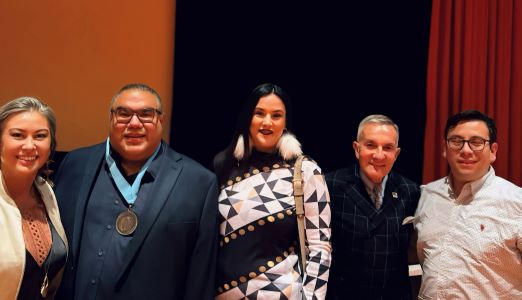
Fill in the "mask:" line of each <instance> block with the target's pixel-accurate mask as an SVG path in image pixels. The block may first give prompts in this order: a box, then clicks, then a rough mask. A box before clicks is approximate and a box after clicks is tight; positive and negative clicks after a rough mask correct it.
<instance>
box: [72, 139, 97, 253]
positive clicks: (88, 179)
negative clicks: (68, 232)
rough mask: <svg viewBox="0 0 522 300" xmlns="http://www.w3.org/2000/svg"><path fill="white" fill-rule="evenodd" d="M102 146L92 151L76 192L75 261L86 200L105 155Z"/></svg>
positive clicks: (73, 248)
mask: <svg viewBox="0 0 522 300" xmlns="http://www.w3.org/2000/svg"><path fill="white" fill-rule="evenodd" d="M103 145H104V144H100V146H99V147H97V148H96V149H95V150H94V151H93V155H91V156H90V157H89V162H88V163H87V164H86V166H87V168H86V169H85V173H84V174H85V175H84V176H83V179H82V183H81V184H80V190H79V191H78V201H77V203H76V214H75V215H76V216H79V217H77V218H75V219H74V231H73V239H72V241H71V244H72V246H71V248H72V249H71V250H72V251H71V253H72V254H73V259H75V256H76V254H77V253H78V251H79V243H80V240H81V238H82V231H83V221H84V216H85V207H86V204H87V200H88V199H89V197H90V195H91V193H90V192H91V191H92V186H93V184H94V182H95V181H96V179H97V178H98V176H97V175H98V170H99V169H100V166H101V165H102V163H103V156H104V154H105V151H104V150H103ZM80 216H81V217H80ZM74 261H75V260H74Z"/></svg>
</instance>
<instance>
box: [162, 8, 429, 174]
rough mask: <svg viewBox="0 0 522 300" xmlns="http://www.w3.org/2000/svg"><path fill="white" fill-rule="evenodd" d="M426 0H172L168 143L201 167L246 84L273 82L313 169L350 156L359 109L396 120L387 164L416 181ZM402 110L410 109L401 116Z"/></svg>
mask: <svg viewBox="0 0 522 300" xmlns="http://www.w3.org/2000/svg"><path fill="white" fill-rule="evenodd" d="M430 7H431V1H429V0H414V1H336V2H334V1H314V2H310V3H298V2H295V3H290V2H285V1H271V0H268V1H258V0H250V1H198V0H178V1H177V7H176V41H175V63H174V64H175V65H174V85H173V88H174V93H173V94H174V100H173V105H172V107H173V111H172V126H171V136H170V138H171V145H172V147H173V148H174V149H176V150H177V151H179V152H181V153H184V154H186V155H188V156H190V157H192V158H194V159H196V160H198V161H199V162H201V163H202V164H203V165H205V166H207V167H209V166H210V162H211V160H212V158H213V156H214V155H215V154H216V153H217V152H218V151H220V150H221V149H223V148H224V147H225V146H226V145H228V143H229V142H230V139H231V135H232V132H233V129H234V126H235V122H236V116H237V114H238V112H239V110H240V107H241V103H242V102H243V101H244V99H245V98H246V97H247V95H248V94H249V93H250V91H251V90H252V89H253V88H254V87H255V86H256V85H258V84H260V83H263V82H273V83H276V84H278V85H280V86H281V87H283V88H284V89H285V90H286V91H287V92H288V93H289V94H290V96H291V97H292V99H293V102H294V109H295V116H294V133H295V134H296V135H297V137H298V139H299V140H300V141H301V143H302V144H303V148H304V152H305V154H307V155H310V156H311V157H312V158H314V159H315V160H316V161H317V162H318V163H319V165H320V166H321V167H322V168H323V171H326V172H328V171H333V170H334V169H337V168H340V167H344V166H346V165H348V164H349V163H351V162H353V161H354V160H355V158H354V154H353V150H352V148H351V143H352V141H353V140H354V139H355V137H356V132H357V126H358V123H359V121H360V120H361V119H362V118H363V117H365V116H366V115H368V114H374V113H380V114H385V115H388V116H389V117H391V118H392V119H393V120H394V121H395V122H396V123H397V124H398V125H399V127H400V142H399V144H400V147H401V148H402V153H401V155H400V157H399V159H398V161H397V163H396V165H395V169H396V170H398V171H399V172H401V173H402V174H403V175H405V176H407V177H409V178H411V179H412V180H415V181H417V182H420V181H421V176H422V153H423V143H422V141H423V134H424V124H425V115H426V114H425V98H426V97H425V87H426V85H425V82H426V65H427V49H428V47H427V44H428V33H429V19H430ZM412 112H413V113H412Z"/></svg>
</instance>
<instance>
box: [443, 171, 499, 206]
mask: <svg viewBox="0 0 522 300" xmlns="http://www.w3.org/2000/svg"><path fill="white" fill-rule="evenodd" d="M493 177H495V170H494V169H493V167H492V166H489V170H488V172H487V173H486V174H484V176H482V177H480V178H479V179H477V180H475V181H471V182H468V183H466V184H464V186H463V187H462V191H464V190H469V191H470V192H471V196H473V197H475V195H476V194H477V193H478V192H479V191H480V189H481V188H482V187H483V186H484V184H485V183H486V181H487V180H488V179H489V178H493ZM452 182H453V180H452V178H451V173H450V174H449V175H448V176H447V177H446V184H447V185H448V193H449V195H450V196H451V197H452V198H454V199H457V196H456V195H455V193H454V192H453V185H452ZM462 191H461V194H463V193H462Z"/></svg>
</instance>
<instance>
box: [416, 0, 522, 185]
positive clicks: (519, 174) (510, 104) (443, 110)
mask: <svg viewBox="0 0 522 300" xmlns="http://www.w3.org/2000/svg"><path fill="white" fill-rule="evenodd" d="M432 3H433V7H432V17H431V29H430V30H431V31H430V46H429V57H428V75H427V91H426V92H427V95H426V101H427V103H426V132H425V138H424V169H423V183H427V182H430V181H433V180H435V179H438V178H441V177H443V176H446V175H447V174H448V167H447V164H446V161H445V159H444V158H443V157H442V154H441V147H442V140H443V138H444V137H443V135H444V126H445V123H446V120H447V118H448V117H449V116H451V115H453V114H455V113H457V112H459V111H462V110H466V109H478V110H480V111H482V112H484V113H486V114H487V115H489V116H490V117H492V118H493V119H495V121H496V124H497V128H498V143H499V150H498V153H497V161H496V162H495V164H494V167H495V172H496V173H497V175H499V176H501V177H504V178H506V179H508V180H510V181H512V182H514V183H516V184H517V185H522V0H496V1H495V0H433V2H432Z"/></svg>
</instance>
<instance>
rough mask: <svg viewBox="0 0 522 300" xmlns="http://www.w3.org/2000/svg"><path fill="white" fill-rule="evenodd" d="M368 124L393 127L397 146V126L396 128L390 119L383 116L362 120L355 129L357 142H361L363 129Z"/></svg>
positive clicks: (372, 116)
mask: <svg viewBox="0 0 522 300" xmlns="http://www.w3.org/2000/svg"><path fill="white" fill-rule="evenodd" d="M368 123H374V124H379V125H391V126H393V128H395V131H396V132H397V146H399V126H397V124H395V123H394V122H393V121H392V119H390V118H389V117H387V116H385V115H369V116H367V117H366V118H364V119H362V121H361V123H359V128H357V141H360V140H361V136H362V131H363V127H364V126H365V125H366V124H368Z"/></svg>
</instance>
